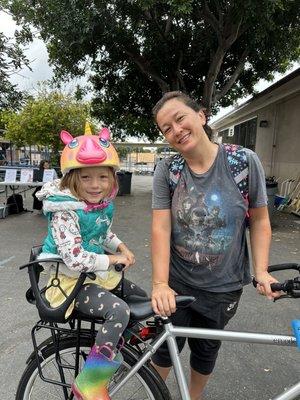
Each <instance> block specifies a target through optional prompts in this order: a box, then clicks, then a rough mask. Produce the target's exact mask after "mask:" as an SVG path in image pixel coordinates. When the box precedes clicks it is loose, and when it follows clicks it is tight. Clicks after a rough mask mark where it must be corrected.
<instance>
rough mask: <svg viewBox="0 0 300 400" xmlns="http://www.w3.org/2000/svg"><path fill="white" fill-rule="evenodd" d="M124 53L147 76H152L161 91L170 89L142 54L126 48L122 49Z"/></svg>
mask: <svg viewBox="0 0 300 400" xmlns="http://www.w3.org/2000/svg"><path fill="white" fill-rule="evenodd" d="M123 51H124V53H125V54H127V55H128V56H129V57H130V58H131V60H132V61H133V62H134V63H135V64H136V65H137V66H138V67H139V69H140V70H141V71H142V72H143V73H144V74H145V75H147V76H149V77H150V78H152V79H153V80H154V81H155V82H156V83H157V84H158V86H159V87H160V88H161V91H162V92H163V93H165V92H167V91H169V90H170V86H169V84H168V83H167V82H166V81H164V80H163V79H162V78H161V77H160V76H159V75H158V73H157V72H156V71H155V70H154V69H153V67H151V65H150V62H149V61H147V60H146V59H145V58H144V57H143V56H141V55H140V54H136V53H133V52H132V51H130V50H128V49H125V48H124V49H123Z"/></svg>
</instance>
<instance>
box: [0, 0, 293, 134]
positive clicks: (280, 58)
mask: <svg viewBox="0 0 300 400" xmlns="http://www.w3.org/2000/svg"><path fill="white" fill-rule="evenodd" d="M0 1H1V0H0ZM2 1H3V0H2ZM0 4H1V3H0ZM6 6H7V7H8V8H9V9H10V11H11V12H12V13H13V15H14V16H15V17H16V19H17V20H18V21H19V22H21V23H22V24H23V26H24V27H26V29H27V30H28V25H29V24H31V25H32V26H34V28H35V29H37V30H38V31H39V32H40V35H41V37H42V38H43V39H44V40H45V41H46V43H47V48H48V51H49V57H50V62H51V63H52V65H53V66H54V69H55V71H56V76H57V78H59V79H68V78H69V77H74V76H81V75H84V74H87V73H88V74H90V73H91V74H92V76H93V77H92V79H91V81H92V83H93V87H94V93H95V97H94V99H93V101H92V110H91V112H92V114H93V115H94V116H96V117H97V118H98V119H100V120H102V121H104V122H105V123H106V124H109V125H110V126H111V127H113V128H114V135H115V137H116V135H118V136H119V137H120V138H123V137H125V136H128V135H135V136H141V137H143V136H146V137H148V138H149V139H151V140H154V139H155V137H156V136H157V130H156V129H155V127H154V125H153V123H152V119H151V108H152V106H153V105H154V104H155V102H156V101H157V100H158V99H159V98H160V97H161V94H162V93H163V92H165V91H168V90H178V89H179V90H183V91H185V92H188V93H189V94H191V95H192V96H194V97H195V98H197V99H198V100H202V101H203V103H204V104H205V105H206V106H207V108H208V109H209V110H212V111H213V112H215V111H217V109H218V107H220V106H225V105H226V106H227V105H230V104H232V103H234V102H235V101H236V100H237V99H238V98H240V97H241V96H245V95H248V94H251V93H253V88H254V86H255V84H256V83H257V82H258V81H259V79H261V78H267V79H270V78H271V77H272V75H273V74H274V72H276V71H278V72H284V71H285V70H286V69H287V68H288V67H289V65H290V64H291V62H293V61H295V60H299V43H300V34H299V32H300V30H299V2H298V1H297V0H289V1H287V0H231V1H228V0H155V1H154V0H124V1H120V0H111V1H107V0H93V1H91V0H72V1H64V0H35V1H34V2H32V1H29V0H27V1H23V0H22V1H21V0H6ZM28 38H30V35H29V34H28V32H27V33H26V32H25V31H24V40H28ZM78 95H79V97H80V96H81V95H80V93H78Z"/></svg>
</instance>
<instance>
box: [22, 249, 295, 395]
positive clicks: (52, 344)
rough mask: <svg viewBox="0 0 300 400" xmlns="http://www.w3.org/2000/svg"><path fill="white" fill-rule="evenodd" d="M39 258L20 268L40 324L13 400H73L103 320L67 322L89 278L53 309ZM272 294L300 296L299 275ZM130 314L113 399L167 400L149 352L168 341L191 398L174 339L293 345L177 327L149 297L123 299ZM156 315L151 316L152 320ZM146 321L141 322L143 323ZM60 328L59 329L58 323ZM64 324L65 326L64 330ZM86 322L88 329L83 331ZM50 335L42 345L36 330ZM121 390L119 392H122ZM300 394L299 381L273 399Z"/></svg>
mask: <svg viewBox="0 0 300 400" xmlns="http://www.w3.org/2000/svg"><path fill="white" fill-rule="evenodd" d="M45 262H48V263H49V262H51V263H54V264H56V270H55V271H56V273H55V276H54V278H53V279H52V283H53V284H54V285H57V284H59V282H58V281H59V278H58V271H59V263H60V262H61V260H60V259H58V258H57V259H51V260H46V261H45ZM41 263H42V261H41V260H38V261H37V260H35V259H34V255H33V256H32V257H31V261H30V262H29V263H27V264H25V265H23V266H21V267H20V268H21V269H23V268H28V272H29V278H30V283H31V288H30V289H29V291H27V300H28V301H29V302H31V303H32V302H33V303H35V304H36V306H37V309H38V311H39V315H40V317H41V320H40V321H39V322H38V323H37V324H36V325H35V326H34V327H33V329H32V341H33V348H34V350H33V352H32V354H31V355H30V356H29V358H28V360H27V367H26V369H25V371H24V373H23V375H22V377H21V380H20V382H19V385H18V389H17V394H16V400H36V399H41V398H44V399H45V400H48V399H49V400H50V399H64V400H68V399H73V394H72V393H71V392H70V386H71V383H72V382H73V380H74V377H75V376H76V375H77V374H78V372H79V371H80V369H81V367H82V364H83V362H84V360H85V359H86V357H87V355H88V353H89V350H90V348H91V346H92V345H93V342H94V339H95V336H96V328H95V327H96V324H99V323H101V320H93V319H90V318H86V317H85V316H83V315H79V314H78V313H76V312H75V313H73V314H72V315H71V317H70V318H69V319H68V320H65V317H64V315H65V311H66V310H67V309H68V307H69V305H70V304H71V302H72V301H73V299H74V298H75V297H76V294H77V293H78V291H79V290H80V287H81V285H82V284H83V283H84V280H85V278H86V277H87V276H89V277H92V276H91V274H88V273H87V274H84V273H82V274H81V275H80V277H79V279H78V283H77V285H76V287H75V288H74V290H73V292H72V293H71V295H70V296H69V297H67V298H66V301H65V302H64V304H63V305H62V306H60V307H58V308H57V309H51V308H50V307H49V304H48V303H47V301H46V299H45V297H44V294H45V290H46V288H45V287H43V288H41V289H40V287H39V284H38V283H39V279H40V272H41V270H42V268H41ZM290 269H291V270H296V271H298V272H299V274H300V264H295V263H293V264H280V265H275V266H271V267H270V271H279V270H290ZM273 290H282V291H284V292H285V293H286V296H289V297H293V298H300V276H299V277H298V276H297V277H296V278H293V279H289V280H286V281H285V282H284V283H279V284H274V287H273ZM194 300H195V299H194V298H193V297H190V296H177V306H178V307H186V306H188V305H189V304H191V303H192V302H193V301H194ZM126 301H127V303H128V304H129V307H130V310H131V317H130V322H129V325H128V328H127V330H126V331H125V334H124V336H125V345H124V347H123V349H122V354H123V357H124V362H123V364H122V366H121V367H120V368H119V369H118V371H117V372H116V374H115V375H114V377H113V378H112V380H111V382H110V385H109V394H110V397H111V399H112V400H119V399H122V400H125V399H139V400H146V399H148V400H169V399H171V396H170V393H169V391H168V388H167V387H166V384H165V383H164V382H163V381H162V379H161V378H160V376H159V375H158V374H157V372H156V371H155V369H154V368H153V367H152V366H151V364H150V358H151V356H152V354H153V353H154V352H155V351H156V350H157V349H158V348H159V346H160V345H161V344H162V343H163V342H164V341H165V340H166V341H167V342H168V344H169V349H170V354H171V358H172V362H173V366H174V373H175V377H176V380H177V383H178V388H179V391H180V395H181V398H182V400H190V397H189V393H188V388H187V383H186V379H185V377H184V373H183V367H182V364H181V362H180V358H179V355H178V352H177V345H176V341H175V337H176V336H184V337H197V338H210V339H218V340H229V341H234V342H243V343H261V344H272V345H279V346H280V345H284V346H296V345H297V342H296V338H295V337H293V336H286V335H273V334H261V333H248V332H234V331H219V330H211V329H196V328H183V327H176V326H173V325H172V324H171V322H170V321H169V319H168V318H167V317H159V316H154V315H153V311H152V307H151V301H150V299H144V298H138V297H136V296H132V297H131V298H127V299H126ZM153 317H154V318H153ZM144 320H146V322H145V323H143V324H142V323H141V321H144ZM61 323H62V324H64V325H63V327H61V326H60V324H61ZM66 323H68V324H69V327H68V328H67V327H65V324H66ZM86 323H89V326H88V327H83V325H84V324H86ZM39 331H40V332H42V333H43V332H45V331H50V332H51V335H50V337H47V338H46V339H45V340H44V341H42V342H41V343H40V344H38V343H37V338H36V335H37V332H39ZM120 389H122V390H120ZM299 395H300V382H299V383H297V384H295V385H294V386H293V387H291V388H290V389H288V390H287V391H285V392H284V393H282V394H281V395H278V396H277V397H276V398H274V400H296V399H297V398H298V396H299Z"/></svg>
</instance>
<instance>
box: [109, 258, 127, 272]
mask: <svg viewBox="0 0 300 400" xmlns="http://www.w3.org/2000/svg"><path fill="white" fill-rule="evenodd" d="M108 258H109V265H115V264H123V265H125V268H124V269H123V271H126V269H128V267H129V266H130V265H131V263H130V262H129V260H128V258H127V257H126V256H124V255H123V254H114V255H111V256H108Z"/></svg>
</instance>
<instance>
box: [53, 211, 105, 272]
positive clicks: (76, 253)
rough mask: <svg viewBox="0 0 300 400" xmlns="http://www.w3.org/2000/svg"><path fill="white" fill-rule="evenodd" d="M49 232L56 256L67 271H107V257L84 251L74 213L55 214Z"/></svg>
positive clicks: (60, 212)
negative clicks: (56, 252) (55, 247)
mask: <svg viewBox="0 0 300 400" xmlns="http://www.w3.org/2000/svg"><path fill="white" fill-rule="evenodd" d="M51 231H52V235H53V239H54V241H55V244H56V246H57V251H58V254H59V256H60V257H61V258H62V259H63V261H64V263H65V264H66V266H67V267H68V268H69V269H71V270H73V271H78V272H95V271H106V270H107V269H108V267H109V259H108V256H107V255H105V254H96V253H93V252H90V251H86V250H84V248H83V247H82V238H81V234H80V227H79V222H78V216H77V214H76V213H75V212H74V211H58V212H55V213H54V214H53V216H52V220H51Z"/></svg>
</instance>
